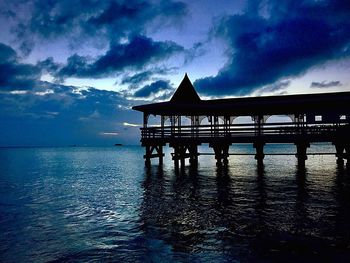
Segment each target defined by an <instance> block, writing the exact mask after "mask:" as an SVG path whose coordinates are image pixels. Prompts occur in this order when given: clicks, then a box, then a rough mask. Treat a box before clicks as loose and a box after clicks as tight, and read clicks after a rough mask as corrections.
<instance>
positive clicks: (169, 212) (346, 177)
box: [0, 144, 350, 262]
mask: <svg viewBox="0 0 350 263" xmlns="http://www.w3.org/2000/svg"><path fill="white" fill-rule="evenodd" d="M199 151H200V152H207V153H210V152H212V149H210V148H209V147H208V146H207V145H202V146H201V147H200V150H199ZM230 152H231V153H244V154H247V153H254V149H253V147H252V145H249V144H246V145H245V144H242V145H233V146H231V147H230ZM265 152H266V153H295V146H294V145H287V144H271V145H267V146H266V147H265ZM308 152H313V153H316V152H328V153H333V152H335V149H334V147H333V146H332V145H330V144H313V145H311V147H310V148H309V149H308ZM165 153H166V157H165V160H164V164H163V166H159V165H158V162H157V160H152V165H151V167H149V168H146V167H145V166H144V161H143V154H144V149H143V148H142V147H140V146H118V147H105V148H102V147H61V148H60V147H47V148H44V147H42V148H1V149H0V262H282V261H283V262H314V261H318V262H350V172H349V169H348V168H346V165H345V164H337V162H336V158H335V156H334V155H310V156H309V158H308V160H307V161H306V164H305V167H302V166H298V164H297V160H296V158H295V157H294V156H293V155H267V156H266V157H265V159H264V165H262V166H258V165H257V163H256V160H255V159H254V156H252V155H231V156H230V158H229V165H228V167H216V165H215V159H214V156H212V155H202V156H199V165H198V166H197V167H193V166H190V165H189V164H188V163H187V162H186V166H185V167H183V168H182V169H181V168H180V169H175V168H174V165H173V162H172V160H171V155H170V153H171V149H169V147H166V149H165Z"/></svg>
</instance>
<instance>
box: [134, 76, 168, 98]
mask: <svg viewBox="0 0 350 263" xmlns="http://www.w3.org/2000/svg"><path fill="white" fill-rule="evenodd" d="M161 91H165V92H168V91H173V88H172V86H171V85H170V82H169V81H168V80H158V81H155V82H153V83H151V84H149V85H146V86H144V87H142V88H141V89H139V90H137V91H136V92H135V93H134V95H133V96H134V97H149V96H151V95H156V94H157V93H158V92H161Z"/></svg>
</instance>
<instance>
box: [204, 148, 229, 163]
mask: <svg viewBox="0 0 350 263" xmlns="http://www.w3.org/2000/svg"><path fill="white" fill-rule="evenodd" d="M209 147H211V148H213V149H214V153H215V159H216V166H221V165H222V162H223V164H224V165H228V156H229V154H228V150H229V147H230V144H229V143H211V144H209Z"/></svg>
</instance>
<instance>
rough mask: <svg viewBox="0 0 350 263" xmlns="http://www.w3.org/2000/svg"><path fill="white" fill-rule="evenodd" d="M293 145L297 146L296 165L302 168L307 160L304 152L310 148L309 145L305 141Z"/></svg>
mask: <svg viewBox="0 0 350 263" xmlns="http://www.w3.org/2000/svg"><path fill="white" fill-rule="evenodd" d="M295 145H296V146H297V153H296V155H295V157H297V159H298V165H299V166H304V165H305V161H306V160H307V154H306V150H307V148H309V147H310V143H309V142H307V141H300V142H296V143H295Z"/></svg>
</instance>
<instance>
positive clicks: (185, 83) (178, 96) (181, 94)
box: [170, 73, 201, 103]
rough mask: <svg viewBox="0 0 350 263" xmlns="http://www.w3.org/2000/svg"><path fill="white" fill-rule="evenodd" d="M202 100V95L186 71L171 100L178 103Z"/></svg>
mask: <svg viewBox="0 0 350 263" xmlns="http://www.w3.org/2000/svg"><path fill="white" fill-rule="evenodd" d="M200 100H201V99H200V97H199V96H198V94H197V92H196V90H195V89H194V87H193V85H192V82H191V80H190V79H189V78H188V76H187V73H186V74H185V77H184V78H183V80H182V81H181V83H180V85H179V87H178V88H177V90H176V91H175V93H174V95H173V96H172V98H171V100H170V101H171V102H177V103H193V102H199V101H200Z"/></svg>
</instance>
